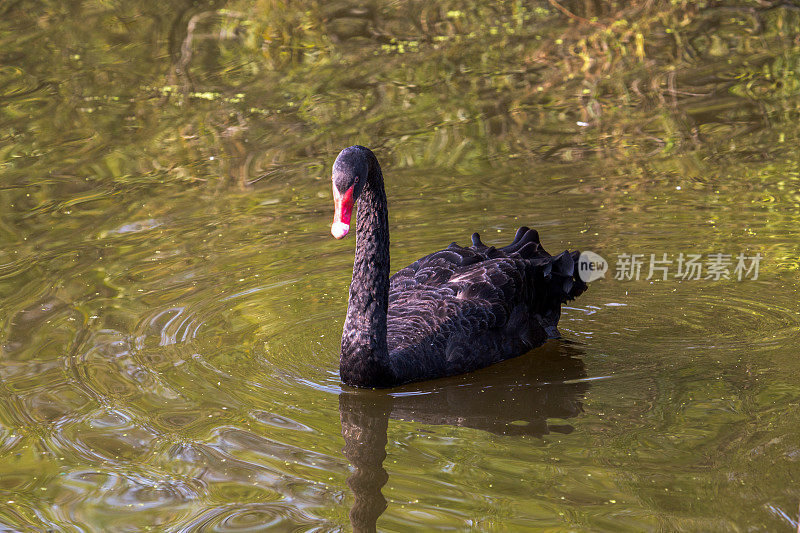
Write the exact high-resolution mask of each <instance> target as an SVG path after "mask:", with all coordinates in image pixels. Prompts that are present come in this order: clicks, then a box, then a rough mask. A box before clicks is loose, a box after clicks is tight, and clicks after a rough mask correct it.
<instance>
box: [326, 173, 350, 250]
mask: <svg viewBox="0 0 800 533" xmlns="http://www.w3.org/2000/svg"><path fill="white" fill-rule="evenodd" d="M352 214H353V187H350V188H349V189H347V190H346V191H345V193H344V194H341V193H340V192H339V190H338V189H337V188H336V185H334V186H333V224H331V235H333V236H334V237H336V238H337V239H341V238H343V237H344V236H345V235H347V232H348V231H350V217H351V216H352Z"/></svg>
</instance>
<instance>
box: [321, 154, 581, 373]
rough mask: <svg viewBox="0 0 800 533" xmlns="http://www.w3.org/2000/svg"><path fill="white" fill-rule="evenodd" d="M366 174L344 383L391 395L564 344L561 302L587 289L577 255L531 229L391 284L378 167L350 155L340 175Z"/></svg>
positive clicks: (367, 157) (438, 260)
mask: <svg viewBox="0 0 800 533" xmlns="http://www.w3.org/2000/svg"><path fill="white" fill-rule="evenodd" d="M341 158H345V159H346V161H345V162H344V164H340V161H339V159H341ZM353 158H363V161H349V159H353ZM364 166H368V167H369V169H370V172H369V175H368V176H367V180H366V183H365V185H364V190H363V193H362V199H361V200H360V205H359V208H358V224H357V230H356V235H357V241H356V260H355V263H354V266H353V281H352V283H351V285H350V300H349V304H348V311H347V319H346V321H345V327H344V332H343V334H342V349H341V355H340V373H341V376H342V380H343V381H345V383H347V384H350V385H355V386H360V387H390V386H395V385H400V384H402V383H407V382H411V381H420V380H425V379H432V378H437V377H443V376H449V375H453V374H459V373H462V372H469V371H471V370H475V369H478V368H482V367H485V366H487V365H490V364H492V363H495V362H498V361H502V360H504V359H508V358H511V357H516V356H518V355H522V354H523V353H525V352H527V351H529V350H530V349H531V348H534V347H536V346H539V345H541V344H542V343H544V342H545V341H546V340H547V339H548V338H553V337H557V336H558V329H557V325H558V320H559V318H560V316H561V304H562V303H564V302H566V301H568V300H570V299H572V298H575V297H577V296H578V295H580V294H581V293H582V292H583V291H585V290H586V284H585V283H584V282H583V281H581V279H580V278H579V277H577V269H576V268H575V265H576V263H577V260H578V255H579V252H568V251H565V252H562V253H561V254H559V255H557V256H555V257H553V256H551V255H550V254H548V253H547V252H546V251H545V249H544V248H543V247H542V246H541V244H540V241H539V234H538V233H537V232H536V231H535V230H531V229H529V228H526V227H522V228H520V229H519V230H517V233H516V235H515V237H514V240H513V242H512V243H511V244H509V245H508V246H505V247H503V248H499V249H497V248H495V247H493V246H489V247H487V246H486V245H485V244H483V243H482V242H481V240H480V236H479V235H478V234H477V233H473V234H472V246H470V247H461V246H459V245H457V244H456V243H452V244H450V246H448V247H447V248H446V249H445V250H440V251H438V252H434V253H432V254H430V255H428V256H425V257H423V258H422V259H419V260H417V261H415V262H414V263H412V264H411V265H409V266H407V267H405V268H403V269H401V270H399V271H398V272H397V273H396V274H394V275H393V276H392V277H391V278H389V275H388V267H389V238H388V223H387V222H386V220H387V217H386V197H385V193H384V189H383V176H382V174H381V171H380V166H379V165H378V162H377V159H376V158H375V156H374V154H373V153H372V152H371V151H369V150H368V149H366V148H363V147H351V148H348V149H345V150H344V151H342V153H341V154H340V155H339V158H337V164H336V165H335V168H337V169H341V168H349V167H353V168H355V167H364ZM337 178H338V179H342V177H341V176H337ZM387 282H388V283H387ZM387 285H388V287H387Z"/></svg>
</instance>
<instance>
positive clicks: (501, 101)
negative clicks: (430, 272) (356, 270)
mask: <svg viewBox="0 0 800 533" xmlns="http://www.w3.org/2000/svg"><path fill="white" fill-rule="evenodd" d="M625 4H626V5H616V4H614V3H609V4H608V5H607V6H606V7H605V8H603V9H602V10H597V8H596V7H594V4H590V3H583V2H566V1H564V2H561V3H560V4H559V5H562V7H565V9H567V11H569V12H570V13H571V15H572V16H571V17H570V16H567V15H566V14H564V13H563V12H561V11H559V10H557V9H556V8H555V7H553V5H552V4H551V3H548V2H534V3H526V4H523V3H521V2H504V3H499V4H497V3H492V2H484V3H478V4H477V5H473V4H469V5H466V4H464V5H462V3H459V2H455V1H452V2H447V1H446V2H438V3H402V4H397V3H391V2H375V3H372V4H369V5H367V6H364V5H362V4H356V3H348V2H337V3H331V4H327V3H326V4H325V5H320V4H317V3H314V2H293V3H291V5H290V7H289V8H287V7H285V6H282V5H281V3H280V2H269V1H260V2H256V3H255V4H254V5H253V4H252V3H249V2H238V1H233V0H232V1H229V2H222V1H212V2H202V3H201V2H197V3H194V2H189V1H178V0H173V1H171V2H164V3H159V5H158V6H156V5H155V4H153V3H150V2H137V1H131V2H124V3H115V2H100V1H85V2H66V3H64V2H43V3H41V2H39V3H33V2H26V1H22V2H13V1H12V2H7V3H4V4H2V5H0V21H1V22H0V208H1V210H0V528H3V529H7V530H23V531H47V530H57V531H143V530H154V531H161V530H168V531H181V530H186V531H195V530H196V531H258V530H266V529H270V528H273V529H277V530H292V531H295V530H298V531H299V530H322V531H329V530H349V529H351V528H355V529H359V530H370V529H371V528H374V527H376V526H377V528H378V529H379V530H384V531H407V530H409V529H412V528H416V529H432V528H434V527H436V528H443V529H452V530H463V529H469V528H474V529H476V530H492V529H501V528H506V529H511V530H514V531H523V530H554V531H560V530H569V531H576V530H586V531H601V530H607V531H620V530H632V531H641V530H648V531H661V530H664V531H673V530H692V531H738V530H748V531H750V530H755V531H762V530H769V531H777V530H787V531H788V530H791V529H796V528H797V513H798V511H797V509H798V502H800V489H798V486H797V483H796V480H797V479H798V476H799V475H800V463H798V460H800V434H799V432H798V427H800V426H799V425H798V415H797V406H798V403H800V385H798V384H797V380H796V376H797V375H798V371H800V362H798V358H797V352H798V349H800V340H798V335H799V334H800V306H798V303H797V297H796V293H795V286H796V281H797V273H798V259H797V257H798V242H797V237H796V227H797V223H798V220H800V193H798V185H799V184H800V168H798V163H797V162H798V160H800V154H799V153H798V149H797V146H798V140H799V139H798V137H799V136H798V133H799V132H800V130H798V127H797V124H798V119H799V118H800V113H799V112H798V111H799V110H800V99H798V88H800V44H798V36H797V32H796V28H797V27H799V26H798V24H800V20H798V19H799V18H800V17H799V16H798V12H797V11H796V10H794V9H790V8H789V7H786V6H775V7H770V6H766V5H765V4H764V3H762V2H752V3H745V5H742V4H741V3H737V4H735V5H734V4H731V5H727V4H725V3H721V4H714V5H713V6H710V7H708V6H707V7H704V8H699V7H697V6H696V5H695V3H693V2H692V3H689V2H687V3H680V2H667V3H659V2H655V3H650V2H648V3H642V4H639V3H637V2H634V3H625ZM355 143H360V144H365V145H368V146H370V147H372V148H373V149H374V150H375V151H376V153H377V154H378V156H379V158H380V159H381V161H382V163H383V165H384V174H385V176H386V181H387V194H388V197H389V202H390V224H391V228H392V234H391V235H392V245H391V254H392V266H393V270H397V269H399V268H401V267H402V266H404V265H406V264H408V263H410V262H411V261H413V260H415V259H416V258H417V257H419V256H421V255H424V254H426V253H429V252H431V251H433V250H436V249H439V248H441V247H444V246H446V245H447V244H449V243H450V242H451V241H454V240H455V241H457V242H459V243H461V244H466V243H468V242H469V235H470V234H471V233H472V232H473V231H479V232H480V233H481V234H482V236H483V239H484V241H486V242H488V243H491V244H503V243H507V242H508V241H510V240H511V239H512V237H513V235H514V232H515V230H516V228H517V227H518V226H520V225H529V226H532V227H535V228H537V229H538V230H539V232H540V234H541V236H542V241H543V244H544V245H545V247H546V248H547V249H548V250H549V251H550V252H552V253H556V252H559V251H561V250H563V249H566V248H569V249H581V250H592V251H594V252H597V253H599V254H601V255H603V256H604V257H605V258H606V259H607V260H608V261H609V262H610V263H611V267H612V268H611V270H610V271H609V273H608V275H607V277H606V278H605V279H603V280H600V281H596V282H593V283H592V284H591V286H590V290H589V291H588V292H587V293H585V294H584V295H583V296H581V298H580V299H578V300H577V301H575V302H572V303H570V304H569V305H568V306H567V307H566V308H565V309H564V313H563V318H562V322H561V326H560V329H561V332H562V335H563V339H562V340H559V341H554V342H551V343H549V344H548V345H546V346H544V347H542V348H539V349H537V350H534V351H533V352H531V353H530V354H528V355H526V356H524V357H521V358H519V359H516V360H514V361H508V362H505V363H503V364H500V365H497V366H495V367H492V368H489V369H485V370H483V371H480V372H476V373H474V374H471V375H468V376H461V377H455V378H451V379H447V380H440V381H437V382H432V383H427V384H416V385H409V386H406V387H403V388H401V389H397V390H394V391H389V392H386V391H357V390H353V389H350V388H346V387H345V388H343V387H342V386H341V385H340V381H339V379H338V373H337V364H338V344H339V336H340V335H341V325H342V321H343V317H344V312H345V307H346V298H347V284H348V282H349V277H350V274H351V265H352V256H353V246H354V241H353V240H352V239H350V240H345V241H343V242H337V241H334V240H333V239H332V238H331V237H330V234H329V224H330V220H331V215H332V201H331V197H330V185H329V181H328V180H329V173H330V164H331V163H332V161H333V159H334V158H335V156H336V154H337V153H338V151H339V150H340V149H341V148H343V147H344V146H347V145H350V144H355ZM665 253H666V254H668V257H669V258H672V259H673V260H674V259H676V258H677V257H678V256H679V254H681V253H683V254H701V255H702V256H703V257H704V258H705V259H707V256H708V254H713V253H723V254H730V255H731V256H733V257H734V259H733V261H734V262H735V256H736V255H737V254H739V253H742V254H745V255H746V256H748V257H749V256H754V255H755V254H761V255H762V256H763V259H762V261H761V263H760V270H759V275H758V278H757V279H755V280H753V279H744V280H742V281H739V280H737V279H736V276H735V275H734V273H733V270H732V268H733V267H731V272H730V274H731V278H732V279H720V280H714V279H698V280H682V279H675V278H674V275H673V273H674V272H675V271H676V268H677V265H676V264H673V265H671V267H670V269H671V270H670V277H669V279H667V280H660V279H657V278H658V277H659V276H655V277H654V278H656V279H649V280H648V279H645V278H646V277H647V270H648V266H649V265H648V264H647V263H646V264H645V266H644V267H643V271H642V276H641V279H639V280H615V279H613V278H614V274H615V264H616V263H617V259H618V257H619V254H643V257H645V258H646V260H647V261H649V258H650V254H655V255H656V256H657V257H661V256H662V254H665ZM703 277H705V272H704V276H703ZM751 277H752V276H751Z"/></svg>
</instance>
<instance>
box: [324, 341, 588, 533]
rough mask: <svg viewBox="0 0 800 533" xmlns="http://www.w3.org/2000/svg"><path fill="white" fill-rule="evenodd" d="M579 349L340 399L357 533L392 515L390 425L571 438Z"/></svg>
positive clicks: (558, 348) (551, 347)
mask: <svg viewBox="0 0 800 533" xmlns="http://www.w3.org/2000/svg"><path fill="white" fill-rule="evenodd" d="M581 355H582V352H581V351H580V349H579V348H578V347H577V346H575V345H570V344H567V343H565V342H564V341H561V342H551V343H548V344H546V345H545V346H542V347H541V348H539V349H537V350H536V351H535V352H534V353H530V354H527V355H524V356H522V357H518V358H515V359H511V360H508V361H505V362H503V363H499V364H496V365H494V366H491V367H488V368H485V369H483V370H480V371H478V372H474V373H471V374H466V375H461V376H454V377H451V378H446V379H440V380H437V381H431V382H425V383H416V384H412V385H407V386H405V387H398V388H395V389H391V391H386V390H358V389H348V390H346V391H343V392H342V393H341V394H340V395H339V418H340V420H341V424H342V436H343V437H344V442H345V445H344V448H343V450H342V452H343V453H344V455H345V457H346V458H347V459H348V460H349V461H350V463H351V464H352V466H353V473H352V474H351V475H350V477H348V478H347V484H348V486H349V487H350V490H352V491H353V496H354V499H355V501H354V503H353V507H352V509H351V510H350V521H351V524H352V526H353V529H354V530H355V531H375V529H376V522H377V520H378V518H379V517H380V515H381V514H382V513H383V512H384V510H385V509H386V499H385V498H384V497H383V494H382V493H381V489H382V488H383V486H384V485H385V484H386V482H387V481H388V479H389V475H388V473H387V472H386V470H385V469H384V468H383V461H384V459H385V458H386V444H387V436H386V431H387V428H388V426H389V418H394V419H398V420H404V421H410V422H418V423H423V424H433V425H451V426H460V427H468V428H473V429H479V430H483V431H488V432H490V433H493V434H496V435H530V436H533V437H542V436H543V435H547V434H549V433H553V432H555V433H564V434H566V433H571V432H572V430H573V429H574V428H573V427H572V426H570V425H568V424H565V423H563V422H559V423H551V422H549V421H548V419H551V418H558V419H565V418H571V417H575V416H577V415H579V414H580V413H582V412H583V404H582V403H581V400H582V399H583V397H584V395H585V393H586V391H587V390H588V388H589V383H588V381H586V380H582V379H583V378H585V377H586V370H585V367H584V364H583V361H582V360H581V359H579V358H578V357H579V356H581Z"/></svg>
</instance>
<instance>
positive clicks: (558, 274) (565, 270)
mask: <svg viewBox="0 0 800 533" xmlns="http://www.w3.org/2000/svg"><path fill="white" fill-rule="evenodd" d="M580 255H581V253H580V252H579V251H577V250H575V251H573V252H570V251H566V250H565V251H563V252H561V253H560V254H558V255H557V256H555V257H553V270H552V277H553V279H554V281H555V283H556V284H559V283H560V290H557V291H556V294H559V292H560V294H559V296H560V298H559V299H560V300H561V301H562V302H566V301H569V300H573V299H575V298H577V297H578V296H580V295H581V294H583V292H584V291H585V290H586V289H587V287H586V282H584V281H583V280H582V279H581V278H580V276H579V275H578V258H579V257H580Z"/></svg>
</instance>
